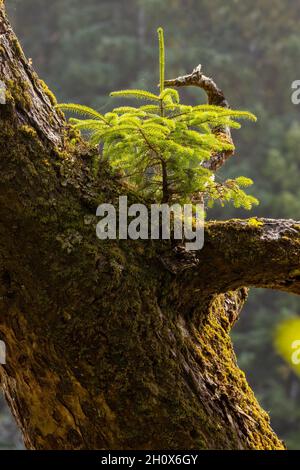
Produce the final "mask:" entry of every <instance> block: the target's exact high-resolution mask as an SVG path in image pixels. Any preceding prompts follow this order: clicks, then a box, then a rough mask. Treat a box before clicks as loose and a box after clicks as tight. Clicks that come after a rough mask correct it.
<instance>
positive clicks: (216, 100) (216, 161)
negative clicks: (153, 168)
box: [165, 65, 234, 171]
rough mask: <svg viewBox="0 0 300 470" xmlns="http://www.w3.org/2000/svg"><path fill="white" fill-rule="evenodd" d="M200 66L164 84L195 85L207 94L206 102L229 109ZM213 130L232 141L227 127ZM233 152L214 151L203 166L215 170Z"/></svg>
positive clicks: (174, 85)
mask: <svg viewBox="0 0 300 470" xmlns="http://www.w3.org/2000/svg"><path fill="white" fill-rule="evenodd" d="M201 68H202V67H201V65H198V67H196V68H195V69H194V70H193V72H192V73H191V74H189V75H184V76H182V77H178V78H175V79H173V80H165V86H166V87H176V88H178V87H184V86H196V87H198V88H202V89H203V90H204V91H205V92H206V94H207V97H208V104H211V105H214V106H221V107H223V108H227V109H229V103H228V101H227V100H226V98H225V95H224V93H223V91H222V90H220V88H218V87H217V85H216V83H215V82H214V81H213V80H212V79H211V78H209V77H206V76H205V75H203V73H202V72H201ZM213 132H214V133H215V134H220V133H222V134H225V136H226V139H227V140H228V142H231V143H232V138H231V132H230V129H229V127H220V126H219V127H215V128H214V130H213ZM233 153H234V152H233V151H232V150H226V151H224V152H219V153H214V154H213V155H212V156H211V158H210V159H209V160H208V161H207V162H204V163H203V166H204V167H205V168H208V169H209V170H212V171H217V170H218V169H219V168H220V167H221V166H223V165H224V163H225V162H226V160H227V159H228V158H229V157H231V156H232V155H233Z"/></svg>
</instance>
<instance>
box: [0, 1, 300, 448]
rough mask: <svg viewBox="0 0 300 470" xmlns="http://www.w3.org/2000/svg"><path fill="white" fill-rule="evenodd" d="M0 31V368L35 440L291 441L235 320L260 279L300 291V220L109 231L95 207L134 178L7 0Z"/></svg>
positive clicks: (256, 444) (31, 442)
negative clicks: (169, 238)
mask: <svg viewBox="0 0 300 470" xmlns="http://www.w3.org/2000/svg"><path fill="white" fill-rule="evenodd" d="M0 43H1V45H0V73H1V78H2V79H3V78H4V80H5V82H6V84H7V104H6V105H1V106H0V119H1V127H0V174H1V185H0V220H1V227H0V279H1V282H0V338H1V339H3V340H5V342H6V344H7V349H8V356H7V364H6V365H5V366H3V367H1V369H0V373H1V381H2V386H3V389H4V391H5V395H6V398H7V400H8V402H9V405H10V407H11V409H12V411H13V413H14V415H15V417H16V419H17V422H18V424H19V426H20V428H21V430H22V432H23V435H24V439H25V444H26V446H27V447H28V448H29V449H161V448H164V449H213V448H218V449H282V448H284V446H283V444H282V443H281V441H280V440H279V439H278V438H277V436H276V435H275V434H274V432H273V431H272V429H271V427H270V423H269V417H268V415H267V414H266V413H265V412H264V411H263V410H262V409H261V408H260V406H259V404H258V402H257V401H256V399H255V397H254V395H253V392H252V391H251V389H250V388H249V386H248V384H247V381H246V378H245V375H244V373H243V372H242V371H241V370H240V369H239V368H238V366H237V363H236V358H235V355H234V352H233V349H232V344H231V340H230V337H229V332H230V329H231V327H232V325H233V324H234V322H235V321H236V319H237V318H238V316H239V313H240V310H241V308H242V307H243V304H244V302H245V300H246V297H247V289H246V287H247V286H259V287H270V288H275V289H281V290H285V291H288V292H293V293H297V294H299V292H300V271H299V269H300V266H299V264H300V263H299V261H300V228H299V227H300V225H299V224H297V223H296V222H292V221H270V220H263V221H261V225H259V226H257V224H256V225H253V224H252V223H249V222H248V221H237V220H236V221H228V222H220V223H214V222H211V223H208V224H207V227H206V239H205V246H204V249H203V250H202V251H201V252H199V253H196V254H191V253H186V252H185V251H184V249H183V248H182V247H180V246H177V247H172V246H171V244H170V243H169V242H164V243H162V242H146V241H130V240H128V241H126V240H124V241H115V242H113V241H111V240H110V241H107V242H100V241H99V240H98V239H97V238H96V236H95V225H96V222H97V220H96V217H95V212H96V207H97V205H98V204H99V203H100V202H103V201H105V202H110V201H112V202H113V201H117V198H118V196H119V195H120V194H124V193H125V192H127V190H126V188H124V187H123V186H122V184H121V183H120V182H119V181H118V180H116V179H113V178H112V177H111V175H110V170H109V168H108V167H106V166H105V163H103V166H102V168H101V169H100V173H99V175H98V177H97V178H94V177H93V173H92V171H91V167H92V160H93V156H94V152H95V151H94V150H93V149H90V148H89V147H88V146H87V145H86V144H85V143H83V142H82V141H81V140H80V138H79V137H78V135H76V134H74V131H73V130H72V129H70V128H69V127H68V125H67V124H66V122H65V120H64V117H63V115H61V114H60V113H59V112H57V111H55V110H54V108H53V102H54V101H53V97H52V95H51V93H49V91H48V90H47V88H46V87H45V85H44V84H43V83H42V82H41V81H40V80H39V79H38V77H37V76H36V74H35V73H34V71H33V69H32V67H31V66H30V65H29V64H28V62H27V61H26V59H25V57H24V55H23V53H22V51H21V48H20V46H19V44H18V42H17V40H16V38H15V36H14V34H13V32H12V30H11V28H10V26H9V24H8V22H7V19H6V17H5V12H4V7H3V2H2V1H1V0H0ZM129 198H130V199H131V200H132V201H134V200H136V196H135V195H134V194H131V195H130V196H129Z"/></svg>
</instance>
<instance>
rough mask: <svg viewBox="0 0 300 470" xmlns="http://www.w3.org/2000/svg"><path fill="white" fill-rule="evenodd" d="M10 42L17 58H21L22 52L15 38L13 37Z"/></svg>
mask: <svg viewBox="0 0 300 470" xmlns="http://www.w3.org/2000/svg"><path fill="white" fill-rule="evenodd" d="M11 41H12V45H13V48H14V51H15V53H16V55H17V57H22V56H23V55H24V52H23V49H22V47H21V45H20V43H19V41H18V40H17V38H16V37H13V38H12V40H11Z"/></svg>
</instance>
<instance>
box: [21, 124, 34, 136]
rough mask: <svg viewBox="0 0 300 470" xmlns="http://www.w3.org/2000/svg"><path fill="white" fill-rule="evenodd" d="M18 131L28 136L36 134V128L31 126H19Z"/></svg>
mask: <svg viewBox="0 0 300 470" xmlns="http://www.w3.org/2000/svg"><path fill="white" fill-rule="evenodd" d="M20 131H21V132H22V134H24V135H26V136H27V137H30V138H32V137H36V136H37V133H36V130H35V129H34V128H33V127H31V126H26V125H24V126H21V128H20Z"/></svg>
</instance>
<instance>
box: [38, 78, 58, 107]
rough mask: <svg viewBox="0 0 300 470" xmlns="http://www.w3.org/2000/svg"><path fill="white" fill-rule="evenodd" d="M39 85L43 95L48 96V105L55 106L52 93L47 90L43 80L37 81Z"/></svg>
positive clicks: (55, 101)
mask: <svg viewBox="0 0 300 470" xmlns="http://www.w3.org/2000/svg"><path fill="white" fill-rule="evenodd" d="M39 84H40V85H41V87H42V88H43V91H44V93H45V95H47V96H48V98H49V100H50V103H51V104H52V105H53V106H55V105H57V100H56V98H55V96H54V94H53V93H52V91H51V90H49V88H48V86H47V85H46V83H45V82H44V80H41V79H40V80H39Z"/></svg>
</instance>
